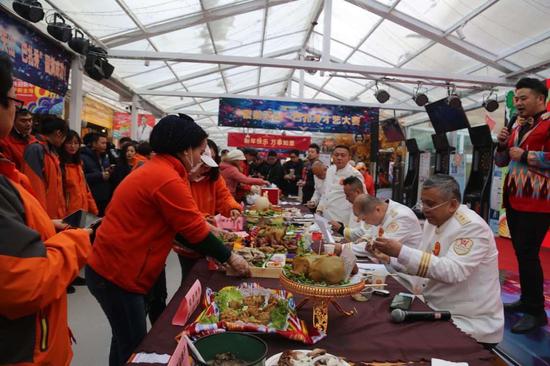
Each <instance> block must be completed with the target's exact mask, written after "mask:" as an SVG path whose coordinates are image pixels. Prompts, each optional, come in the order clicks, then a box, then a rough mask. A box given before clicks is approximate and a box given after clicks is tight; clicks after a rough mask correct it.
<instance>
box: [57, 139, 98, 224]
mask: <svg viewBox="0 0 550 366" xmlns="http://www.w3.org/2000/svg"><path fill="white" fill-rule="evenodd" d="M81 145H82V140H81V139H80V136H79V135H78V133H77V132H76V131H74V130H69V131H68V132H67V138H66V139H65V142H63V145H62V147H61V149H60V154H59V158H60V163H61V173H62V176H63V191H64V193H65V203H66V210H65V211H66V212H67V214H71V213H73V212H75V211H77V210H84V211H87V212H90V213H93V214H94V215H97V214H98V209H97V205H96V203H95V200H94V197H93V196H92V192H90V188H89V187H88V183H87V182H86V178H85V177H84V169H83V168H82V160H80V146H81Z"/></svg>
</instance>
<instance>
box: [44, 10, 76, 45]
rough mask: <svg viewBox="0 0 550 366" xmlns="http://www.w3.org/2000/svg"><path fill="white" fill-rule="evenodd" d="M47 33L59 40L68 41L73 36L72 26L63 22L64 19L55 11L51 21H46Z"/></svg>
mask: <svg viewBox="0 0 550 366" xmlns="http://www.w3.org/2000/svg"><path fill="white" fill-rule="evenodd" d="M47 30H48V33H49V34H50V35H51V36H52V37H53V38H55V39H57V40H58V41H61V42H68V41H70V40H71V38H73V27H71V26H70V25H69V24H66V23H65V19H64V18H63V17H62V16H61V15H59V14H58V13H55V14H54V15H53V22H49V23H48V27H47Z"/></svg>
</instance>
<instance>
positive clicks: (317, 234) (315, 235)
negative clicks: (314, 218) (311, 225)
mask: <svg viewBox="0 0 550 366" xmlns="http://www.w3.org/2000/svg"><path fill="white" fill-rule="evenodd" d="M321 240H323V234H322V233H321V232H320V231H314V232H312V233H311V241H314V242H315V241H321Z"/></svg>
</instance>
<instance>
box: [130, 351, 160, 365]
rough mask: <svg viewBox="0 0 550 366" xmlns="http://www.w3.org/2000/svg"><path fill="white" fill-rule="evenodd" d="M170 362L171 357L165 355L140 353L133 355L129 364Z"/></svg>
mask: <svg viewBox="0 0 550 366" xmlns="http://www.w3.org/2000/svg"><path fill="white" fill-rule="evenodd" d="M169 360H170V355H167V354H165V353H163V354H158V353H145V352H140V353H136V354H135V355H132V357H130V359H129V360H128V362H129V363H162V364H165V363H167V362H168V361H169Z"/></svg>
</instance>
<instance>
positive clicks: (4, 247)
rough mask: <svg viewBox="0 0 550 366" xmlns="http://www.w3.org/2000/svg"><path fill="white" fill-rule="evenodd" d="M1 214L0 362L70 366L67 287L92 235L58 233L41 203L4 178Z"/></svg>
mask: <svg viewBox="0 0 550 366" xmlns="http://www.w3.org/2000/svg"><path fill="white" fill-rule="evenodd" d="M0 170H2V169H1V168H0ZM0 210H1V211H2V214H0V221H1V224H0V298H1V299H2V300H1V301H0V318H2V319H3V320H2V322H0V364H2V365H4V364H8V365H25V366H26V365H61V366H68V365H69V364H70V362H71V359H72V350H71V345H70V338H69V328H68V325H67V295H66V288H67V286H68V285H69V284H70V283H71V281H72V280H73V279H74V278H75V277H76V275H77V274H78V271H79V269H80V268H81V267H82V266H84V264H85V262H86V257H87V256H88V254H89V252H90V251H91V243H90V239H89V236H88V234H87V232H86V231H84V230H80V229H78V230H66V231H63V232H61V233H59V234H55V229H54V227H53V224H52V222H51V220H50V218H49V217H48V215H47V214H46V212H45V211H44V209H43V208H42V206H41V205H40V203H39V202H38V201H37V200H36V199H35V198H34V197H33V196H32V195H31V194H30V193H29V192H28V191H26V190H25V189H24V188H23V187H22V186H21V185H20V184H18V183H16V182H15V181H13V180H11V179H9V178H7V177H6V176H5V175H4V174H1V175H0Z"/></svg>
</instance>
